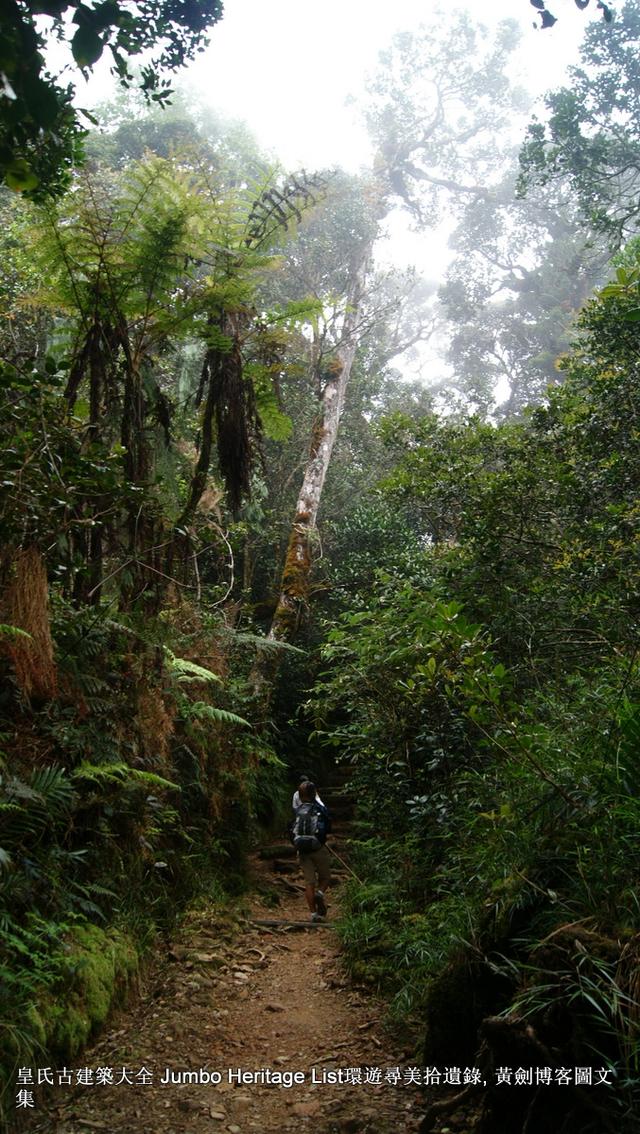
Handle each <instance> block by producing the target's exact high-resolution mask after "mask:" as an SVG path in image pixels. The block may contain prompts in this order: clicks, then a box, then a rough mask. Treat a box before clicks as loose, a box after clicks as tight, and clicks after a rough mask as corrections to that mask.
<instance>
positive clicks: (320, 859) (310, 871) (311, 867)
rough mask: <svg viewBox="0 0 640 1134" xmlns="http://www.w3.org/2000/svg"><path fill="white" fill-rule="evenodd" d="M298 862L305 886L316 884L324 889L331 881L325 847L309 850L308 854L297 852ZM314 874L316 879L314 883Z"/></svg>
mask: <svg viewBox="0 0 640 1134" xmlns="http://www.w3.org/2000/svg"><path fill="white" fill-rule="evenodd" d="M298 862H299V863H300V869H301V870H302V873H303V875H304V880H305V882H306V884H307V886H316V885H318V886H319V887H320V889H321V890H322V889H324V887H325V886H328V885H329V883H330V882H331V858H330V856H329V851H328V850H327V848H326V847H320V850H314V851H310V852H309V853H308V854H299V855H298ZM316 875H317V876H318V881H317V883H316Z"/></svg>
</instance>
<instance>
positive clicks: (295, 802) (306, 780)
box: [291, 772, 325, 815]
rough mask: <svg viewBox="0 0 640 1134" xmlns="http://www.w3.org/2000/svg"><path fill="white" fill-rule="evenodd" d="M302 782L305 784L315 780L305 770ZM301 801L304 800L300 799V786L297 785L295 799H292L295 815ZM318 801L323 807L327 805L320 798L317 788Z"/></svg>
mask: <svg viewBox="0 0 640 1134" xmlns="http://www.w3.org/2000/svg"><path fill="white" fill-rule="evenodd" d="M300 782H301V783H303V784H310V783H312V782H313V781H312V779H311V776H307V775H305V773H304V772H303V773H302V775H301V776H300ZM301 802H302V801H301V799H300V787H297V788H296V790H295V791H294V793H293V799H292V800H291V806H292V807H293V814H294V815H295V813H296V811H297V810H298V808H299V806H300V804H301ZM316 803H319V804H320V805H321V806H322V807H324V806H325V804H324V803H323V802H322V800H321V799H320V796H319V794H318V789H317V788H316Z"/></svg>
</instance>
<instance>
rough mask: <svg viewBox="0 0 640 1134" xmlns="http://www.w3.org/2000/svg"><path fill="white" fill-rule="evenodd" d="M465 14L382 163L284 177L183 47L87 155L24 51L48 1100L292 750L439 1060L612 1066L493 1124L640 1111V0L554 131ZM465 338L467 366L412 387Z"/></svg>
mask: <svg viewBox="0 0 640 1134" xmlns="http://www.w3.org/2000/svg"><path fill="white" fill-rule="evenodd" d="M27 7H28V8H31V9H33V10H34V11H35V12H42V11H44V12H46V13H47V14H48V15H49V16H51V17H53V18H55V19H57V18H59V17H60V16H61V15H62V12H63V10H64V9H66V8H67V7H69V5H65V4H57V5H56V4H53V5H22V6H20V5H14V8H15V9H16V11H18V14H20V9H21V8H22V9H24V8H27ZM71 7H74V5H71ZM75 7H78V6H77V5H76V6H75ZM133 7H137V8H143V7H144V5H134V6H133ZM150 7H152V8H154V9H158V11H157V12H156V17H157V19H158V21H160V22H159V23H158V27H157V28H156V29H155V32H154V33H153V34H155V35H157V37H158V38H159V39H161V38H162V35H163V34H165V33H166V26H165V25H162V23H161V17H162V9H163V7H164V6H163V5H162V4H153V5H150ZM194 7H196V8H197V7H198V6H197V5H196V6H194ZM537 7H538V8H540V9H541V10H542V9H544V5H542V4H540V5H537ZM601 7H602V6H601ZM79 9H81V11H82V13H84V16H83V15H82V14H81V16H80V18H79V21H78V29H79V30H78V31H77V32H76V33H75V35H74V37H73V43H74V44H75V46H74V48H73V53H74V57H75V59H76V63H77V64H78V66H79V67H90V66H91V65H92V64H93V63H94V62H95V61H96V60H97V58H98V57H99V55H100V54H101V52H102V46H105V45H108V44H112V45H113V44H116V49H115V55H114V58H115V60H116V66H117V67H118V69H119V73H120V77H121V78H123V79H124V81H125V83H126V84H128V85H129V87H130V86H131V82H132V77H131V75H130V74H129V72H128V70H127V63H126V58H125V56H126V55H127V53H131V54H134V55H135V54H136V53H137V48H136V49H135V50H134V47H135V43H136V40H135V36H136V34H137V32H136V27H135V26H133V25H131V26H127V27H125V26H124V25H122V24H121V25H118V22H117V12H116V11H115V6H114V5H111V4H109V3H107V4H102V5H99V6H97V7H93V8H88V7H86V6H84V5H80V6H79ZM206 9H207V15H208V18H209V22H211V21H212V20H213V19H214V18H217V17H218V16H219V15H220V9H219V5H217V4H213V3H212V4H209V5H207V6H206ZM98 11H101V12H102V23H99V22H98V23H95V18H94V17H91V19H93V20H94V23H93V24H92V23H91V19H89V17H88V16H87V15H86V14H87V13H88V12H89V13H90V12H98ZM607 11H608V9H607ZM14 15H15V13H14ZM83 19H84V23H83ZM447 20H448V21H449V22H448V24H447V29H448V34H444V33H443V30H442V26H441V25H440V24H438V25H437V26H436V25H435V24H434V25H433V26H429V27H423V28H414V29H412V30H411V31H408V32H407V33H406V34H403V35H400V36H398V37H397V38H396V40H395V41H394V43H393V44H392V45H391V46H390V48H389V51H388V52H387V53H386V54H385V55H384V56H383V58H382V59H381V63H380V67H379V70H378V72H377V73H376V74H375V75H374V76H373V77H372V79H371V85H370V89H369V92H368V97H367V100H366V104H365V105H364V107H363V114H365V116H366V118H367V122H368V126H369V130H370V133H371V137H372V139H373V142H374V145H375V148H376V153H377V157H376V160H375V162H374V165H373V167H372V169H371V170H370V171H369V173H367V174H363V175H361V176H353V175H347V174H346V173H344V172H342V171H340V170H338V171H336V170H318V171H314V172H313V173H302V172H300V171H285V170H282V169H281V168H278V167H275V166H274V165H273V163H272V162H271V161H270V160H269V159H268V158H267V157H266V156H265V155H264V154H263V153H261V152H260V150H259V147H258V146H257V144H256V143H255V141H254V139H253V138H252V137H251V135H250V133H249V131H248V129H246V128H245V127H244V126H243V125H242V124H239V123H231V122H226V121H223V120H221V119H218V118H216V117H215V116H214V115H213V114H212V113H211V112H209V111H206V110H205V109H202V108H198V107H197V106H194V105H193V104H190V105H189V106H188V107H187V104H186V100H185V99H184V98H182V97H180V96H179V95H177V96H175V97H174V98H173V101H172V103H171V105H169V106H164V105H163V104H164V103H165V102H166V101H167V94H166V88H165V87H163V86H162V85H160V86H158V83H157V82H156V81H155V80H152V79H151V78H150V75H151V74H152V73H153V74H155V71H154V72H148V73H146V77H145V72H144V71H143V81H142V88H143V94H142V95H141V94H139V93H137V94H136V92H135V91H132V90H129V92H128V93H127V94H126V95H121V96H118V98H116V99H115V100H114V101H112V102H111V103H110V104H109V105H107V106H105V107H104V108H102V110H101V111H100V112H99V113H98V120H99V122H100V123H101V128H98V127H97V126H96V127H95V128H93V129H92V130H91V131H90V132H89V133H86V134H83V131H82V130H81V128H80V125H79V123H78V120H77V117H76V116H74V115H73V114H71V111H70V110H69V107H70V105H71V104H70V102H69V100H68V99H67V98H66V96H64V97H63V95H64V92H61V91H60V89H59V88H58V89H57V90H56V92H55V99H54V98H53V96H51V97H50V98H48V96H46V94H45V88H46V81H45V78H43V77H42V75H43V74H44V72H42V67H41V66H40V65H39V64H38V65H37V66H36V63H37V61H36V63H34V59H35V56H30V57H29V58H31V61H32V65H31V72H32V74H31V79H29V77H28V75H27V74H26V71H24V72H20V75H19V76H18V75H16V76H12V75H11V73H9V75H8V79H7V81H11V82H13V81H14V79H15V82H16V90H18V85H17V84H18V79H20V81H23V80H24V83H25V84H26V86H25V91H26V93H24V94H21V93H20V91H19V90H18V95H19V97H18V98H17V100H16V102H14V104H13V106H14V110H13V111H12V112H11V115H9V117H10V119H11V121H9V123H8V124H7V122H4V123H3V126H2V129H3V131H4V133H3V134H2V136H1V137H0V142H1V143H2V146H1V148H0V157H1V158H2V161H3V166H4V168H5V170H6V172H7V176H6V181H7V186H6V187H5V188H4V189H3V191H2V194H1V195H0V213H1V216H2V226H1V231H0V244H1V247H2V255H1V257H0V303H1V305H2V306H1V311H2V326H1V328H0V385H1V396H2V418H1V421H0V431H1V433H2V448H1V452H0V462H1V468H0V484H1V486H2V498H1V512H0V523H1V525H2V551H1V555H0V667H1V669H2V687H1V691H0V717H1V723H0V734H1V736H0V743H1V749H2V753H1V756H0V812H1V815H2V835H1V838H0V971H1V974H2V1004H1V1012H2V1030H1V1031H0V1066H1V1075H2V1082H3V1085H4V1087H5V1091H4V1095H3V1115H4V1116H5V1119H6V1121H7V1122H10V1121H12V1118H13V1115H14V1085H15V1074H16V1069H17V1068H19V1067H20V1066H23V1065H27V1064H29V1063H30V1062H36V1063H37V1061H38V1055H39V1054H41V1053H43V1052H47V1053H50V1054H51V1056H52V1057H55V1058H57V1059H60V1060H64V1059H71V1058H72V1057H73V1056H74V1055H75V1054H76V1053H77V1052H78V1051H80V1050H81V1049H82V1046H83V1045H84V1044H86V1042H87V1040H88V1039H89V1038H90V1036H91V1035H93V1034H94V1033H95V1032H96V1030H97V1029H98V1028H99V1027H100V1025H101V1024H103V1023H104V1021H105V1020H106V1018H107V1015H108V1013H109V1010H110V1008H111V1006H112V1005H113V1004H114V1003H115V1002H117V1001H118V999H119V998H121V997H122V996H123V995H124V993H125V992H126V990H127V988H129V987H130V986H134V985H135V979H136V973H137V971H138V967H139V965H140V962H141V960H142V958H143V957H144V956H145V954H146V953H148V951H149V950H150V949H151V948H152V946H153V943H154V941H155V940H156V939H157V937H158V935H161V934H162V933H163V932H166V931H167V930H168V928H169V927H170V926H171V925H173V924H174V923H175V921H176V919H177V918H179V917H180V914H181V912H182V911H183V910H184V908H185V906H186V905H187V904H188V903H189V902H192V901H196V900H201V899H202V898H203V896H208V897H209V898H213V899H214V900H216V901H217V902H219V903H220V904H224V903H225V902H227V901H229V900H230V898H231V897H232V896H233V895H234V894H235V893H237V892H238V891H239V890H241V889H242V887H243V885H244V884H245V880H244V878H243V857H244V854H245V852H246V851H247V849H248V848H249V847H250V846H251V844H252V841H253V840H254V838H255V837H256V835H257V832H258V831H259V830H261V829H262V830H264V829H268V828H269V827H271V828H272V829H275V830H278V828H279V826H281V825H282V822H283V818H284V816H285V815H286V810H287V801H288V798H289V791H290V785H291V783H292V777H293V773H294V770H295V769H299V768H300V767H302V766H305V765H308V764H310V766H311V767H313V768H315V769H317V770H318V772H319V773H320V774H322V773H323V772H326V770H327V769H328V768H329V767H330V766H331V763H332V761H333V760H337V761H339V762H342V763H344V764H346V765H347V766H348V767H349V769H350V775H351V783H352V787H353V790H354V792H355V793H356V796H357V804H358V809H357V820H356V834H357V838H356V840H355V842H354V849H353V862H352V865H353V868H354V871H355V874H356V875H357V879H354V880H353V881H352V882H351V883H350V884H349V888H348V894H347V910H346V914H345V917H344V920H343V922H342V925H341V930H340V932H341V934H342V938H343V943H344V949H345V957H346V961H347V965H348V966H349V968H350V970H351V972H352V973H353V974H354V975H355V976H356V977H357V978H358V979H361V980H363V981H365V982H371V983H372V984H373V985H375V986H376V987H379V988H380V989H382V990H383V991H384V992H385V994H386V995H387V996H388V999H389V1004H390V1016H391V1018H392V1020H393V1021H394V1022H395V1023H398V1024H400V1025H404V1024H405V1023H406V1022H407V1021H412V1022H413V1023H415V1022H416V1021H419V1024H420V1028H421V1033H422V1034H423V1035H424V1037H425V1038H424V1051H423V1053H422V1054H423V1057H424V1061H425V1062H426V1063H427V1064H438V1063H443V1062H446V1063H450V1064H455V1065H460V1066H465V1065H467V1064H469V1065H471V1064H473V1063H476V1062H477V1060H478V1059H481V1060H484V1064H483V1065H486V1066H489V1065H490V1064H491V1065H493V1066H495V1067H499V1066H501V1065H502V1064H505V1063H507V1064H510V1065H512V1066H518V1065H521V1066H526V1067H529V1066H533V1067H543V1066H546V1065H551V1066H554V1067H570V1068H575V1067H578V1068H588V1069H593V1076H594V1078H593V1083H594V1084H595V1083H596V1082H600V1083H601V1085H600V1086H599V1087H598V1088H596V1087H595V1086H593V1089H590V1088H589V1085H588V1084H583V1085H580V1084H577V1085H574V1086H573V1087H571V1088H570V1089H567V1090H566V1092H561V1091H555V1090H554V1091H547V1092H545V1091H536V1090H535V1088H534V1087H532V1088H531V1089H530V1090H529V1089H526V1088H525V1089H521V1090H520V1091H518V1092H515V1091H514V1092H509V1093H506V1094H505V1093H502V1094H501V1093H500V1092H499V1091H494V1092H488V1097H487V1099H486V1101H485V1103H484V1113H483V1115H482V1119H481V1123H482V1125H481V1126H480V1127H479V1129H481V1130H482V1131H484V1132H485V1134H491V1132H494V1134H497V1132H500V1134H510V1132H511V1131H513V1134H520V1132H523V1134H524V1131H525V1130H526V1131H528V1132H529V1134H531V1132H532V1131H533V1132H540V1134H542V1132H544V1131H548V1130H554V1131H558V1132H560V1131H564V1132H575V1131H581V1132H585V1134H587V1132H589V1131H591V1132H600V1131H607V1130H610V1129H615V1130H617V1131H621V1130H624V1129H629V1130H631V1129H632V1126H633V1121H634V1117H633V1116H634V1113H637V1107H638V1105H639V1102H640V1094H639V1083H640V1071H639V1068H640V975H639V974H640V899H639V890H638V885H639V881H640V879H639V865H640V864H639V858H638V830H639V827H640V802H639V800H640V766H639V763H638V753H639V750H640V655H639V652H638V619H639V617H640V558H639V553H640V497H639V488H640V447H639V446H640V373H639V361H638V360H639V357H640V351H639V346H640V239H639V237H638V235H637V229H638V217H639V215H640V205H639V204H638V186H639V184H640V108H639V106H638V92H640V3H639V2H638V0H628V2H627V3H626V4H625V5H624V7H623V8H622V9H621V11H620V12H619V13H616V18H615V19H614V20H613V21H612V22H608V21H607V22H602V21H597V22H594V23H593V24H590V25H588V26H587V27H586V28H585V38H584V43H583V47H582V61H581V63H580V65H579V66H577V67H575V68H574V69H573V72H572V75H571V82H570V85H568V86H567V87H566V88H563V89H560V90H557V91H555V92H553V93H552V94H550V95H549V96H548V97H547V101H546V117H545V118H544V119H543V118H542V117H540V112H539V116H538V118H535V119H532V118H531V103H530V100H529V99H528V97H527V96H526V94H525V93H524V92H523V91H522V90H521V89H520V88H517V87H515V86H514V85H513V84H512V83H511V82H510V81H509V79H508V78H507V74H508V62H509V59H510V57H511V53H512V52H513V51H514V50H515V48H516V44H517V38H518V37H517V28H516V27H515V25H514V24H512V23H509V22H507V23H505V24H503V25H501V26H500V29H499V31H498V32H497V33H496V34H491V33H489V32H487V31H486V29H483V28H482V27H480V26H476V25H475V24H474V23H473V22H472V21H471V20H470V19H469V17H468V16H467V15H465V14H464V13H456V12H451V13H449V14H448V16H447ZM17 26H18V25H17V24H16V27H17ZM154 26H155V25H154ZM20 27H22V25H20ZM118 28H119V30H118ZM158 29H159V30H158ZM152 31H153V29H151V30H150V31H149V35H151V34H152ZM80 32H82V34H80ZM15 34H16V35H17V34H18V32H15ZM29 34H30V33H29V32H28V30H27V31H24V28H23V30H22V31H20V35H24V36H27V39H28V42H29V44H31V50H32V52H35V53H36V54H37V53H38V51H39V50H40V48H41V46H42V45H41V44H40V45H38V44H37V43H36V42H35V41H32V38H31V39H29V38H28V37H29ZM32 34H33V35H35V32H33V29H32ZM203 34H204V28H203V27H201V26H200V24H197V26H192V27H191V28H190V29H188V34H187V32H185V37H182V38H181V37H178V39H179V48H178V47H176V52H177V54H174V55H172V56H171V57H170V58H169V60H168V63H167V61H166V60H165V65H167V66H169V68H170V69H171V68H172V67H175V66H178V65H179V64H180V63H182V62H183V61H184V59H185V58H188V56H189V54H190V53H192V52H193V50H195V49H196V48H197V47H198V45H200V43H201V42H202V36H203ZM214 34H215V33H214ZM545 34H546V33H545ZM117 36H119V37H120V39H119V40H117ZM116 40H117V42H116ZM24 42H25V43H26V42H27V40H24ZM99 42H100V43H101V44H102V46H101V47H100V49H98V43H99ZM118 43H119V44H120V46H118ZM132 44H133V45H134V47H132ZM142 46H143V47H145V48H146V47H148V46H149V42H148V41H145V42H144V44H143V45H142ZM112 49H113V48H112ZM125 49H126V50H125ZM140 49H142V48H140ZM166 50H167V51H169V48H167V49H166ZM180 52H182V54H180ZM118 60H120V62H118ZM158 82H159V80H158ZM145 84H146V85H145ZM145 95H146V101H145ZM52 100H53V101H52ZM153 100H155V102H156V103H160V104H161V105H155V106H154V105H152V103H153ZM434 100H435V101H434ZM54 102H55V107H54ZM461 106H463V107H464V113H463V114H462V113H461V110H460V108H461ZM16 107H17V109H16ZM65 107H66V110H65ZM436 110H437V112H436ZM3 113H4V111H3ZM60 114H62V115H63V117H64V115H65V114H66V118H64V121H65V122H66V133H65V131H64V130H62V129H59V130H58V129H57V128H56V126H55V123H56V122H57V121H58V119H57V117H56V115H60ZM47 115H49V116H50V120H49V119H48V118H47ZM34 122H35V126H36V129H35V134H34V133H33V126H34ZM514 122H515V123H516V124H519V126H521V129H520V132H519V137H518V139H517V140H514ZM30 130H31V133H29V131H30ZM38 131H39V133H38ZM47 132H49V134H48V135H47ZM52 136H53V142H52V141H51V138H52ZM34 138H35V140H34ZM16 155H17V156H16ZM398 209H403V210H405V211H408V212H409V214H410V215H411V217H412V219H413V223H414V224H415V225H416V226H418V227H419V228H420V229H423V230H424V229H428V228H435V227H436V226H437V225H438V224H439V222H440V219H441V216H442V215H443V212H446V213H447V215H448V216H449V217H450V218H451V220H452V236H451V247H452V250H453V254H452V259H451V262H450V265H449V267H448V269H447V277H446V280H445V281H444V282H443V283H442V285H441V286H440V287H439V288H438V289H437V290H436V289H435V288H434V287H432V286H430V285H429V284H427V283H425V281H424V280H422V279H421V278H420V277H419V275H418V274H417V273H416V272H401V271H396V270H391V269H388V268H381V267H380V266H379V265H378V264H377V263H376V259H375V251H376V247H377V241H378V239H379V237H380V234H381V232H383V230H384V226H385V224H386V222H387V221H388V219H389V217H390V216H391V215H392V213H393V212H394V211H395V210H398ZM425 343H428V344H429V349H430V351H432V352H433V351H434V350H435V351H437V352H438V353H439V355H440V357H441V358H446V364H447V375H448V376H447V377H446V378H441V377H440V378H439V379H438V381H437V382H433V383H431V384H429V382H428V381H427V380H426V375H425V374H424V373H423V377H425V380H424V381H417V380H416V381H410V380H408V379H407V377H406V374H404V373H403V371H402V369H401V366H402V365H403V364H404V362H405V361H406V359H407V358H409V359H413V360H414V362H416V363H417V364H419V362H420V359H421V358H424V357H425V356H424V355H423V354H422V355H421V353H420V352H421V349H422V348H423V345H424V344H425ZM428 368H429V367H428V366H427V365H425V366H423V372H424V371H426V370H427V369H428ZM338 425H339V429H338ZM478 1052H480V1054H478ZM596 1071H597V1072H598V1074H599V1075H600V1079H598V1077H597V1074H596Z"/></svg>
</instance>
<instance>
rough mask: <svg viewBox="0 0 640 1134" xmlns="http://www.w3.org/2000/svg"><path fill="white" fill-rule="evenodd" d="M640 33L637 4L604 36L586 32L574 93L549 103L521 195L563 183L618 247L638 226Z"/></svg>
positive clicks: (532, 142) (528, 145) (530, 140)
mask: <svg viewBox="0 0 640 1134" xmlns="http://www.w3.org/2000/svg"><path fill="white" fill-rule="evenodd" d="M639 27H640V6H639V5H638V3H637V0H626V2H625V3H624V5H623V6H622V8H621V10H620V12H619V14H618V18H617V19H616V20H615V21H614V22H613V23H612V24H611V26H610V27H608V28H606V29H605V30H603V29H602V28H600V27H598V26H597V25H596V24H591V25H589V26H588V27H587V29H586V32H585V37H584V42H583V45H582V49H581V60H582V65H581V66H580V67H570V68H569V75H570V86H567V87H563V88H561V89H560V90H557V91H554V92H552V93H551V94H549V95H547V96H546V104H547V109H548V119H547V121H546V122H540V121H536V120H534V122H533V123H532V125H531V126H530V127H529V130H528V135H527V140H526V142H525V145H524V147H523V150H522V154H521V164H522V170H523V172H522V177H521V181H520V191H521V192H522V193H525V192H528V191H531V190H533V189H535V188H536V187H537V186H538V185H541V184H542V185H545V184H547V183H549V182H558V183H559V184H564V185H565V186H566V192H568V194H569V195H570V196H571V198H572V199H573V200H574V201H575V202H576V203H577V205H578V206H579V208H580V209H581V212H582V215H583V216H584V217H585V218H586V220H587V222H588V224H589V225H590V226H591V225H593V226H594V227H596V228H597V229H600V230H601V231H602V232H604V233H605V234H606V235H607V236H608V237H609V239H610V241H611V243H612V245H613V246H619V245H620V243H621V242H622V241H623V240H624V239H625V237H626V236H627V235H629V233H630V232H632V231H633V230H634V229H635V228H636V227H637V212H638V205H637V192H636V186H637V179H638V169H639V168H640V165H639V157H640V150H639V148H638V142H639V140H640V139H639V138H638V121H639V119H638V56H637V51H636V50H635V44H636V41H637V38H638V30H639Z"/></svg>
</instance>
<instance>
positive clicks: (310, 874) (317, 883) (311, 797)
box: [291, 780, 331, 921]
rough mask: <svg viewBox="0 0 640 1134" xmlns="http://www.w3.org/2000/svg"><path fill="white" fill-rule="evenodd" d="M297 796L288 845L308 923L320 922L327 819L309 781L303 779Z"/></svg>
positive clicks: (327, 866)
mask: <svg viewBox="0 0 640 1134" xmlns="http://www.w3.org/2000/svg"><path fill="white" fill-rule="evenodd" d="M298 795H299V798H300V806H299V807H298V809H297V811H296V813H295V818H294V820H293V823H292V824H291V842H292V843H293V845H294V847H295V848H296V850H297V852H298V862H299V863H300V868H301V870H302V873H303V876H304V881H305V888H304V893H305V897H306V899H307V905H308V907H309V910H310V911H311V920H312V921H321V920H322V918H323V917H325V916H326V913H327V903H326V902H325V900H324V895H325V891H326V890H327V889H328V887H329V886H330V885H331V860H330V858H329V851H328V850H327V848H326V846H325V843H326V839H327V835H328V833H329V831H330V830H331V818H330V815H329V812H328V811H327V808H326V807H325V805H324V803H321V802H320V801H319V800H318V793H317V792H316V787H315V784H312V783H311V781H310V780H303V782H302V783H301V784H300V787H299V788H298Z"/></svg>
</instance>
